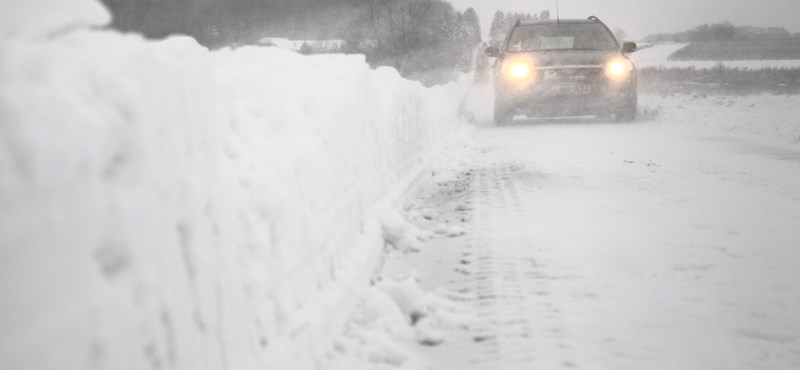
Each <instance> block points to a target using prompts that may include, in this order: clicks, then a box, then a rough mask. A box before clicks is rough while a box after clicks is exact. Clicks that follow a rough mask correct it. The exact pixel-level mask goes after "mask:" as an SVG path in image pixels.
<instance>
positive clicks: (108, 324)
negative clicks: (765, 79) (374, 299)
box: [0, 1, 462, 370]
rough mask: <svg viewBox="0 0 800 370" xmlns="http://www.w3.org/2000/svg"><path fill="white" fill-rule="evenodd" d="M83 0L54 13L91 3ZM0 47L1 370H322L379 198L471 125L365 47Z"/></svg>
mask: <svg viewBox="0 0 800 370" xmlns="http://www.w3.org/2000/svg"><path fill="white" fill-rule="evenodd" d="M78 3H79V4H81V5H80V6H86V7H89V8H90V9H88V10H89V11H87V12H85V13H80V14H81V15H82V16H81V17H77V18H70V19H71V20H70V21H67V18H64V19H63V20H64V21H63V22H56V23H58V24H61V25H67V24H78V23H80V22H84V21H86V22H89V23H91V22H93V21H97V20H100V19H101V18H102V15H101V16H98V14H95V13H94V12H95V10H96V9H95V8H93V7H91V6H89V5H86V4H84V2H83V1H81V2H78ZM37 4H38V3H37ZM42 4H44V3H42ZM54 4H56V3H52V2H48V5H49V6H61V5H63V6H67V2H66V1H63V2H58V3H57V4H56V5H54ZM59 4H61V5H59ZM42 6H43V5H42ZM93 9H94V10H93ZM84 16H85V17H84ZM3 17H4V22H3V24H4V26H3V27H4V30H5V29H9V28H11V27H8V25H7V24H6V23H5V17H7V15H4V16H3ZM78 21H80V22H78ZM76 22H78V23H76ZM53 24H55V23H53ZM7 27H8V28H7ZM49 29H53V28H52V27H50V28H49ZM3 48H4V49H3V54H2V56H0V253H2V256H3V257H2V259H0V276H2V277H3V278H2V279H0V294H2V296H3V304H2V306H1V307H0V333H2V334H0V358H3V366H4V367H7V368H14V369H59V370H65V369H86V368H93V369H144V368H175V369H223V368H227V369H237V370H246V369H264V368H266V369H289V368H291V369H303V368H324V363H325V361H326V359H325V354H326V353H330V347H329V344H330V343H332V340H333V338H335V337H337V335H338V334H339V333H340V331H341V330H340V329H341V325H342V323H344V322H345V319H346V316H347V314H348V312H349V311H350V310H349V305H350V304H351V303H352V302H354V301H355V297H356V296H357V295H358V294H357V291H358V290H359V289H361V288H360V287H362V286H364V285H365V284H366V282H367V281H368V278H369V274H370V271H373V269H374V267H375V266H374V265H375V264H376V262H377V259H378V256H379V254H380V251H381V248H382V247H383V244H384V238H383V233H384V228H383V227H382V225H381V222H380V218H381V217H380V216H381V215H380V214H378V213H377V212H378V210H379V209H380V208H376V204H378V203H381V202H385V201H386V200H387V199H391V197H392V196H394V195H397V194H400V192H402V191H403V190H404V189H405V188H406V187H407V186H408V184H409V183H410V181H412V180H413V179H414V178H415V176H417V174H418V173H419V172H420V171H421V170H422V169H424V168H425V166H426V164H427V163H428V161H429V159H430V158H435V157H436V153H438V151H439V150H440V149H441V148H442V147H443V145H445V144H446V143H445V142H446V141H447V140H449V139H450V138H452V137H454V136H457V135H453V134H454V133H456V132H458V131H459V130H460V129H461V128H462V126H461V125H460V124H459V122H458V118H457V111H458V110H459V104H460V103H461V102H460V99H458V98H457V96H458V94H457V92H458V91H461V87H460V86H447V87H438V88H432V89H425V88H424V87H422V86H421V85H420V84H417V83H413V82H410V81H407V80H403V79H401V77H400V76H399V75H398V74H397V72H396V71H394V70H393V69H378V70H370V69H369V67H368V66H367V64H366V63H365V62H364V60H363V57H361V56H333V55H327V56H311V57H304V56H300V55H298V54H295V53H291V52H288V51H285V50H280V49H277V48H257V47H249V48H242V49H238V50H236V51H231V50H222V51H218V52H213V53H210V52H208V51H207V50H206V49H204V48H202V47H200V46H199V45H197V44H196V42H194V41H193V40H191V39H188V38H173V39H169V40H166V41H162V42H148V41H144V40H142V39H141V38H139V37H137V36H131V35H121V34H117V33H113V32H90V31H72V32H68V33H65V34H62V35H60V36H55V37H42V38H24V37H22V38H21V37H14V38H8V39H6V40H5V43H4V45H3Z"/></svg>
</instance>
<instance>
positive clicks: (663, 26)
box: [452, 0, 800, 38]
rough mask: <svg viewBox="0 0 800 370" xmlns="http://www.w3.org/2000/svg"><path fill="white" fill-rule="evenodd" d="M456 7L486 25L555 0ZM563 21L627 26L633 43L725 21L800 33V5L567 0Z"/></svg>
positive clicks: (772, 0) (465, 2)
mask: <svg viewBox="0 0 800 370" xmlns="http://www.w3.org/2000/svg"><path fill="white" fill-rule="evenodd" d="M452 3H453V4H454V5H455V6H456V7H457V8H467V7H473V8H475V10H476V11H477V12H478V14H479V15H480V17H481V20H484V22H486V21H488V20H491V19H492V18H491V16H492V14H493V13H494V12H495V11H497V10H498V9H502V10H504V11H520V12H531V11H537V12H538V11H541V10H543V9H551V10H553V11H554V12H555V8H556V6H555V1H525V0H496V1H484V0H452ZM559 8H560V12H561V17H563V18H585V17H587V16H589V15H596V16H598V17H600V19H602V20H603V21H604V22H606V23H608V24H609V26H612V27H622V28H623V29H625V30H626V31H628V34H629V35H630V36H631V37H632V38H640V37H644V36H646V35H648V34H652V33H661V32H675V31H681V30H684V29H689V28H692V27H695V26H697V25H699V24H703V23H713V22H720V21H724V20H728V21H731V22H733V23H736V24H742V25H745V24H746V25H750V26H776V27H786V28H787V29H789V31H791V32H800V22H798V21H797V14H800V1H797V0H765V1H742V0H734V1H727V0H707V1H693V0H673V1H661V0H639V1H627V0H599V1H598V0H562V1H561V2H560V4H559Z"/></svg>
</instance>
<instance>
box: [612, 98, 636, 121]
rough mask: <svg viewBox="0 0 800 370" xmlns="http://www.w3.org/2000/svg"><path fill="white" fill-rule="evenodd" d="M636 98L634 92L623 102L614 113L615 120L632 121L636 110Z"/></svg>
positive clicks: (634, 119) (634, 118)
mask: <svg viewBox="0 0 800 370" xmlns="http://www.w3.org/2000/svg"><path fill="white" fill-rule="evenodd" d="M638 109H639V107H638V99H637V97H636V95H635V94H634V95H633V96H632V97H631V98H629V99H628V101H627V102H625V103H623V104H622V105H621V106H620V107H619V108H618V109H617V110H616V112H615V113H614V116H615V119H616V121H617V122H634V121H636V113H637V112H638Z"/></svg>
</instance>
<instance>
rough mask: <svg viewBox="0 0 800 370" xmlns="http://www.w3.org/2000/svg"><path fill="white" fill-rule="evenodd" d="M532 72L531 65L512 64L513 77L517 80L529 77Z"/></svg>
mask: <svg viewBox="0 0 800 370" xmlns="http://www.w3.org/2000/svg"><path fill="white" fill-rule="evenodd" d="M530 74H531V67H530V66H529V65H527V64H525V63H516V64H514V65H513V66H511V77H513V78H516V79H517V80H522V79H524V78H527V77H528V76H530Z"/></svg>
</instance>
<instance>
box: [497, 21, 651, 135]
mask: <svg viewBox="0 0 800 370" xmlns="http://www.w3.org/2000/svg"><path fill="white" fill-rule="evenodd" d="M634 51H636V44H635V43H632V42H625V43H624V44H623V45H622V46H620V44H619V41H617V39H616V37H615V36H614V34H613V33H612V32H611V30H609V28H608V27H607V26H606V25H605V24H604V23H603V22H601V21H600V19H598V18H597V17H594V16H592V17H589V18H588V19H569V20H565V19H560V20H536V21H517V22H516V23H515V24H514V26H513V27H512V28H511V30H510V31H509V33H508V36H507V37H506V39H505V41H504V42H503V44H502V46H501V47H489V48H488V49H486V55H487V56H488V57H491V58H497V59H496V60H495V63H494V67H493V68H494V86H495V110H494V120H495V122H496V123H497V124H498V125H503V124H507V123H511V122H512V121H513V118H514V116H515V115H518V114H519V115H521V114H524V115H527V116H529V117H567V116H587V115H595V116H600V117H609V118H614V119H616V120H617V121H623V122H630V121H634V120H635V119H636V112H637V101H638V97H637V77H636V67H635V66H634V64H633V62H632V61H631V60H630V59H628V57H627V55H628V54H630V53H632V52H634Z"/></svg>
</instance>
